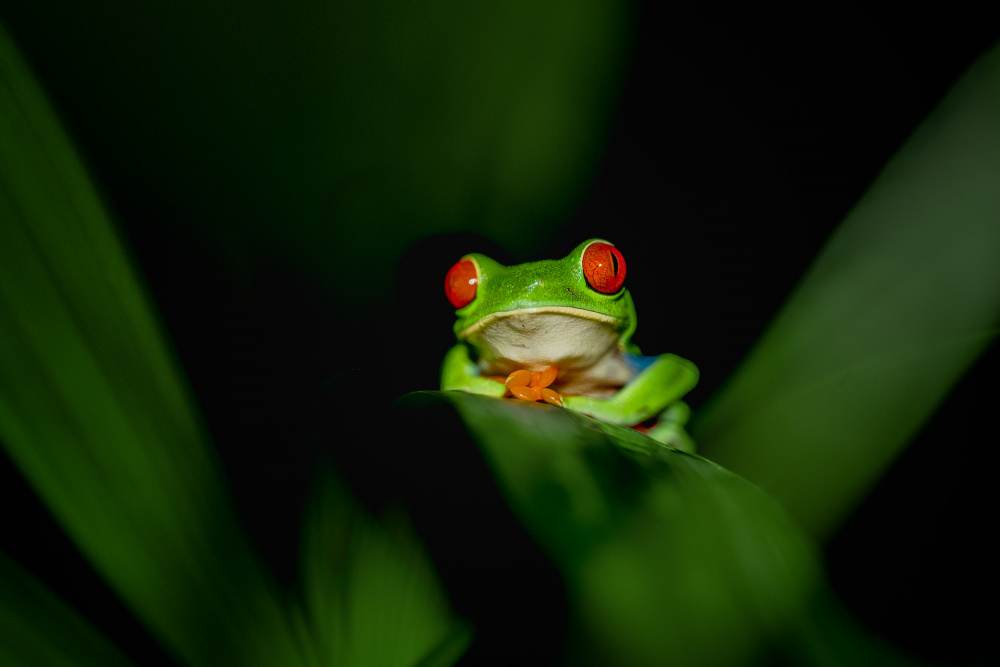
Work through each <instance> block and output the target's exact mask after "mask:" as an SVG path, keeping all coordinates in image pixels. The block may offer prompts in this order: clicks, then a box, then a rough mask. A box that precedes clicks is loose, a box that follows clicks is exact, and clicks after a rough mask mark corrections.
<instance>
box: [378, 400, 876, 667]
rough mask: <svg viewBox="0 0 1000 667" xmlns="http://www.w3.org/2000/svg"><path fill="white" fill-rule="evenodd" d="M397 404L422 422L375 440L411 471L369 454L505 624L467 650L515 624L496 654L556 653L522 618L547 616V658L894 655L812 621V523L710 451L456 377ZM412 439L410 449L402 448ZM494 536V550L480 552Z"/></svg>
mask: <svg viewBox="0 0 1000 667" xmlns="http://www.w3.org/2000/svg"><path fill="white" fill-rule="evenodd" d="M394 420H398V423H402V424H406V425H407V427H406V432H408V433H411V434H433V435H432V436H431V437H429V438H427V439H425V440H417V441H412V440H411V441H410V442H407V443H406V445H405V446H402V447H399V448H398V449H390V450H387V451H382V452H381V453H382V454H389V455H390V456H389V457H387V458H391V459H396V458H397V457H398V458H399V459H400V460H401V461H403V463H402V464H401V465H402V467H403V468H405V472H403V473H401V474H399V475H396V476H392V475H390V474H388V473H387V472H385V471H386V469H387V468H388V467H389V464H387V463H382V464H381V465H379V466H378V468H377V469H378V470H379V471H380V474H383V475H385V476H386V477H388V478H390V479H391V482H387V484H389V485H391V486H392V487H393V489H394V490H395V491H397V492H399V493H401V494H402V495H403V496H404V497H406V498H409V499H410V500H409V505H410V507H411V508H414V511H415V515H416V516H417V519H418V523H419V524H421V525H423V526H424V527H425V528H426V532H427V534H428V535H429V537H428V539H429V541H430V544H431V548H432V550H435V551H437V553H442V551H443V550H444V549H449V550H451V551H453V552H457V554H460V555H456V556H452V557H450V558H449V557H448V556H447V555H446V556H443V557H441V558H439V559H438V563H439V564H441V567H442V569H443V571H442V575H443V577H444V579H445V581H452V582H455V581H456V580H458V581H460V584H461V585H460V587H458V588H453V589H452V592H453V595H458V596H459V597H461V596H462V594H463V591H464V590H467V589H469V588H474V587H477V586H480V587H481V588H482V589H483V591H484V592H482V593H481V594H480V598H482V599H481V600H479V601H473V604H471V605H470V607H469V608H470V612H469V613H470V617H471V618H472V620H473V621H474V622H477V621H478V622H480V626H479V628H478V630H479V633H480V634H481V635H483V636H484V637H487V639H488V635H489V634H490V633H491V628H490V627H489V625H488V623H492V624H493V625H494V626H499V627H494V628H492V633H493V634H494V635H496V636H497V641H496V644H495V645H493V646H491V647H489V648H490V650H489V651H487V650H485V649H483V650H480V651H478V652H477V650H476V649H477V646H476V644H475V643H474V644H473V647H472V650H471V652H470V654H469V655H470V656H472V657H476V656H479V657H480V658H484V660H485V656H486V655H487V654H491V653H495V652H496V651H499V650H503V642H505V641H507V642H508V643H509V641H510V638H511V637H518V638H519V640H518V641H519V644H518V645H517V646H518V647H519V648H518V649H510V653H509V654H505V656H504V657H505V658H509V659H514V660H522V661H528V662H530V661H532V660H535V661H537V663H539V664H550V663H549V662H546V661H542V660H541V659H539V657H538V656H539V654H541V655H547V654H545V653H544V651H545V650H546V649H544V648H543V647H542V648H540V647H539V646H538V645H537V644H535V643H533V642H532V641H528V640H527V639H526V638H527V637H530V636H532V633H531V628H530V627H526V625H525V624H526V623H544V624H545V625H544V627H542V628H541V629H540V630H539V632H538V636H539V637H541V638H542V641H548V642H549V643H550V645H551V647H554V648H553V649H550V650H554V651H555V652H556V654H557V655H556V656H555V658H553V660H552V662H555V660H556V658H558V660H559V661H561V662H562V663H564V664H572V665H607V664H623V665H633V666H635V665H664V664H683V665H693V664H704V665H720V664H724V665H740V664H760V662H761V661H763V664H768V663H767V661H768V660H770V659H776V658H783V659H788V660H794V659H798V658H800V657H801V656H803V655H807V656H810V659H811V660H814V661H816V660H826V661H828V664H884V662H883V660H884V659H886V656H887V655H888V656H891V655H892V653H891V652H888V653H887V654H886V653H882V652H876V653H877V654H878V655H879V659H878V660H873V659H872V658H871V656H872V655H873V650H872V648H871V646H870V645H869V643H868V642H866V641H862V640H860V639H858V637H857V636H855V635H853V634H850V633H848V634H846V635H843V634H842V635H835V633H834V634H831V630H830V628H829V627H828V626H825V627H817V626H816V623H815V621H816V609H817V600H818V599H820V597H821V596H823V595H824V594H825V590H826V589H825V587H824V581H823V577H822V574H821V571H820V568H819V566H818V564H817V561H816V558H815V554H814V551H813V548H812V546H811V545H810V543H809V541H808V540H807V539H806V538H804V536H803V535H802V534H801V532H800V531H799V530H798V529H797V528H796V527H795V526H794V524H793V523H792V521H791V520H790V519H789V518H788V516H787V515H786V514H785V513H784V512H783V511H782V510H781V509H780V507H779V506H778V505H777V504H776V503H775V502H774V501H772V500H771V499H770V498H768V497H767V496H765V495H764V494H763V493H761V492H760V491H759V490H758V489H757V488H755V487H754V486H752V485H751V484H748V483H747V482H746V481H744V480H743V479H741V478H739V477H737V476H736V475H733V474H732V473H730V472H728V471H726V470H724V469H722V468H720V467H719V466H718V465H716V464H714V463H711V462H709V461H707V460H705V459H703V458H700V457H698V456H692V455H687V454H684V453H681V452H679V451H676V450H672V449H668V448H666V447H663V446H661V445H659V444H658V443H656V442H654V441H652V440H650V439H649V438H647V437H646V436H643V435H641V434H639V433H638V432H636V431H633V430H631V429H627V428H621V427H616V426H610V425H607V424H603V423H601V422H598V421H596V420H593V419H590V418H588V417H584V416H581V415H579V414H576V413H573V412H570V411H568V410H563V409H559V408H554V407H551V406H544V405H542V404H534V403H526V402H523V401H512V400H501V399H493V398H488V397H483V396H475V395H471V394H466V393H462V392H424V393H419V394H410V395H407V396H405V397H403V398H402V399H400V401H399V402H398V403H397V405H396V412H395V414H394ZM466 429H467V430H466ZM411 448H413V449H417V450H419V452H420V454H419V455H408V454H407V451H408V450H410V449H411ZM469 452H478V456H481V457H482V460H483V461H485V463H486V466H487V468H488V470H489V475H490V476H491V477H492V478H493V481H494V483H495V484H496V485H497V486H498V487H499V489H500V493H501V495H502V496H503V499H504V502H505V503H506V506H507V507H508V508H509V511H511V512H512V513H513V515H514V516H515V517H516V519H517V520H518V521H519V522H520V523H521V525H523V526H524V527H525V528H526V529H527V531H528V533H529V534H530V536H531V538H532V539H533V540H535V541H537V543H538V544H539V545H540V546H541V548H542V551H543V552H544V554H545V556H546V557H547V558H548V559H549V560H550V562H551V563H552V564H553V565H554V566H555V571H556V572H557V573H558V574H556V575H547V574H546V567H545V565H544V563H540V562H539V561H538V560H537V559H536V560H532V559H531V558H523V557H522V554H520V553H518V552H517V551H512V550H511V549H510V548H509V545H510V544H512V543H516V542H517V539H518V538H517V535H516V529H511V528H509V527H507V524H506V522H505V519H504V518H503V516H502V515H501V514H500V513H498V511H497V509H496V507H494V506H493V505H491V504H490V502H489V498H488V496H487V495H483V494H481V493H480V492H479V489H481V488H482V487H481V484H482V483H483V482H482V479H481V477H480V474H479V473H478V472H477V470H476V458H477V457H476V455H472V456H471V457H470V454H469ZM428 459H430V460H428ZM380 460H382V461H385V460H386V458H380ZM371 465H378V464H376V463H375V462H374V460H373V461H372V463H371ZM372 472H373V470H369V473H368V474H371V473H372ZM421 516H422V517H423V518H421ZM428 517H430V518H428ZM442 523H446V524H447V526H448V528H447V529H445V528H441V527H440V524H442ZM494 552H499V553H502V554H504V555H503V557H502V558H500V559H491V558H490V554H491V553H494ZM457 573H458V574H461V575H462V576H461V578H460V579H458V577H457ZM546 576H557V577H559V578H560V580H561V582H562V585H563V586H564V595H565V596H566V599H567V600H568V603H569V604H568V607H567V610H566V613H567V614H568V619H567V618H563V619H560V618H559V617H558V615H557V613H555V611H544V612H543V613H542V614H535V613H534V609H535V608H537V607H539V606H541V607H543V608H546V609H551V610H556V609H557V607H556V606H553V605H550V604H548V603H547V602H546V599H545V597H546V595H547V592H546V586H545V582H544V578H545V577H546ZM521 581H526V582H530V585H528V586H525V587H524V588H523V589H522V588H521V587H520V586H519V583H520V582H521ZM511 590H515V591H518V594H517V595H515V596H514V597H513V598H512V597H511V595H510V591H511ZM497 609H499V610H500V611H499V612H497V613H493V612H494V611H496V610H497ZM820 609H825V607H822V606H821V607H820ZM484 619H485V621H487V622H484ZM564 632H565V634H564ZM546 635H547V636H546ZM830 636H837V638H838V641H837V644H844V646H843V648H840V649H838V648H837V646H836V645H832V646H831V642H829V641H828V639H827V638H828V637H830ZM845 636H850V637H852V638H853V640H855V641H853V643H844V642H842V641H841V640H843V639H844V637H845ZM478 641H479V640H478V639H477V642H478ZM484 641H486V640H485V639H484ZM528 647H531V648H530V649H529V648H528ZM838 652H839V653H840V655H838ZM845 652H846V653H848V656H847V658H846V659H844V658H845V656H844V655H843V654H844V653H845ZM518 656H519V657H518ZM485 661H487V662H488V660H485ZM476 664H478V663H476ZM813 664H821V663H819V662H814V663H813Z"/></svg>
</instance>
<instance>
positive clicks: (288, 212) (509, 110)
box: [11, 0, 631, 306]
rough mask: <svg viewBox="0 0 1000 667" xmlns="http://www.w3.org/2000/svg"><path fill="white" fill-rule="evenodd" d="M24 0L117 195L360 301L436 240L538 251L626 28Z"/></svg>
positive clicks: (584, 11)
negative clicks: (457, 238) (415, 247)
mask: <svg viewBox="0 0 1000 667" xmlns="http://www.w3.org/2000/svg"><path fill="white" fill-rule="evenodd" d="M11 4H12V5H13V6H14V7H16V8H17V14H18V16H19V17H20V19H21V21H20V24H19V25H18V26H17V27H19V28H20V29H21V30H23V31H24V32H25V33H27V34H30V33H31V32H32V31H34V37H35V39H36V44H37V48H36V49H35V51H37V53H34V52H32V51H31V50H29V51H28V53H29V55H31V56H32V57H38V58H47V57H51V53H52V49H53V48H57V49H59V52H60V53H62V54H65V55H64V57H63V58H62V60H61V62H59V63H58V66H57V67H56V68H54V71H55V74H56V75H57V76H58V77H59V79H58V80H59V83H60V85H61V88H60V90H62V91H67V94H68V95H70V99H81V98H82V99H85V100H86V103H85V104H80V105H76V106H74V107H72V112H73V117H74V120H76V121H79V122H81V123H83V124H85V120H87V119H89V120H90V121H91V127H90V128H89V129H90V132H91V133H92V136H88V137H87V139H88V141H87V143H86V144H85V146H87V147H88V148H91V151H90V152H92V153H94V154H96V157H97V158H99V159H100V160H101V161H102V168H103V169H102V171H103V172H105V173H108V172H110V173H112V174H113V175H115V176H116V178H117V180H115V182H114V183H111V184H109V187H114V189H115V191H117V192H120V193H121V198H122V199H126V198H128V197H130V196H139V197H142V199H143V201H141V202H139V203H138V206H139V207H140V208H141V209H143V210H146V209H147V207H148V209H151V210H153V211H155V212H156V215H157V216H163V217H165V218H166V219H167V220H169V221H170V224H172V225H178V226H189V229H188V232H189V233H194V234H198V235H199V236H200V235H203V234H204V235H207V236H208V237H209V238H210V239H211V240H212V241H214V242H216V243H219V244H222V245H224V246H225V250H224V251H223V254H229V255H237V256H238V255H239V254H241V253H250V254H253V253H255V252H261V253H266V254H267V255H268V256H270V257H275V256H278V257H291V258H292V260H293V261H294V263H295V264H296V265H297V266H298V267H300V268H302V269H303V270H305V271H308V272H309V273H310V274H311V275H312V276H315V277H316V278H317V279H318V280H319V281H320V282H321V283H322V284H323V285H324V286H325V287H327V288H328V289H329V290H330V292H331V293H332V294H333V295H334V296H335V297H336V298H338V299H342V300H344V301H347V302H349V303H350V304H352V305H354V306H359V305H365V304H366V303H368V302H370V301H374V302H376V303H384V302H385V301H386V299H388V298H389V297H390V295H391V290H392V286H393V285H392V276H393V274H392V271H391V270H378V271H373V270H371V268H372V265H373V263H377V264H378V266H380V267H394V266H395V265H396V264H397V262H398V260H399V259H400V258H401V257H402V255H403V253H404V251H405V250H406V248H407V247H409V246H410V245H411V244H412V243H413V242H414V241H415V240H417V239H420V238H425V237H427V236H429V235H432V234H440V233H443V232H450V231H474V232H478V233H484V234H489V235H493V236H494V237H495V238H496V239H497V240H498V241H500V242H503V243H506V244H507V245H508V246H509V247H522V248H524V249H525V251H526V252H529V251H531V250H532V249H538V248H540V247H542V246H543V245H544V244H545V242H546V241H547V240H548V237H547V234H550V233H551V232H552V231H553V230H552V229H551V228H550V227H548V226H546V225H543V224H541V223H543V222H544V223H548V222H550V221H552V220H557V219H560V218H562V217H564V216H566V215H567V213H568V211H569V210H570V208H571V207H572V206H573V205H574V203H575V202H576V201H577V200H578V196H579V194H580V192H581V191H582V189H583V188H584V187H585V184H586V181H587V178H588V177H589V176H590V175H591V174H592V173H593V171H594V170H595V168H596V162H597V158H598V156H599V152H600V150H601V146H602V139H603V135H604V131H605V126H606V125H607V123H608V121H609V117H610V114H611V111H612V109H613V104H614V92H615V89H616V88H617V87H618V86H619V85H620V79H621V75H622V72H623V70H624V65H625V62H626V58H627V52H626V37H627V30H628V28H629V25H628V22H629V20H630V18H631V17H630V14H629V7H628V5H627V4H622V3H620V2H616V1H614V0H582V1H581V0H546V1H545V2H534V1H528V0H514V1H511V0H502V1H498V0H492V1H487V2H476V3H468V2H461V1H455V0H452V1H450V2H431V3H428V2H407V1H406V0H385V1H382V2H378V3H372V2H364V1H359V0H345V1H341V2H336V3H329V2H306V3H296V4H294V5H292V4H288V3H282V2H273V1H272V2H262V3H254V4H253V5H247V4H246V3H240V2H234V1H233V0H214V1H213V2H208V3H205V2H193V1H191V0H186V1H181V2H174V3H170V4H162V5H149V4H147V5H141V6H140V5H135V4H133V3H129V2H111V3H109V4H105V5H103V6H102V7H101V9H100V10H97V11H95V10H94V8H92V7H85V6H82V5H80V6H74V5H66V6H64V7H61V8H60V21H59V22H56V24H55V25H53V22H52V21H51V15H50V13H49V12H47V11H44V10H43V11H41V12H39V11H38V5H37V3H34V2H30V1H29V2H18V1H17V0H13V1H12V3H11ZM12 13H13V11H12ZM63 26H72V28H71V29H70V30H66V31H65V32H63V31H62V30H63ZM54 44H55V45H56V46H54ZM70 54H71V55H70ZM82 82H86V83H85V85H84V86H83V87H81V83H82ZM76 95H79V97H78V98H77V97H75V96H76ZM81 119H84V121H81ZM136 137H141V141H137V140H135V138H136ZM150 156H155V157H153V158H151V157H150ZM137 165H138V168H137ZM134 193H141V194H139V195H135V194H134ZM345 275H346V276H359V275H364V276H365V289H363V290H358V289H344V288H343V281H344V276H345Z"/></svg>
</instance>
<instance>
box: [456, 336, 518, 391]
mask: <svg viewBox="0 0 1000 667" xmlns="http://www.w3.org/2000/svg"><path fill="white" fill-rule="evenodd" d="M441 389H443V390H448V389H459V390H461V391H468V392H471V393H473V394H483V395H484V396H496V397H497V398H499V397H501V396H503V395H504V393H506V391H507V387H506V386H505V385H504V383H503V382H497V381H495V380H491V379H489V378H485V377H482V376H481V375H480V374H479V366H477V365H476V362H474V361H472V359H471V358H470V357H469V348H468V347H467V346H465V345H463V344H461V343H459V344H458V345H455V346H454V347H452V348H451V349H450V350H448V354H447V355H445V358H444V363H443V364H442V365H441Z"/></svg>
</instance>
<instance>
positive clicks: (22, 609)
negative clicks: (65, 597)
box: [0, 553, 131, 667]
mask: <svg viewBox="0 0 1000 667" xmlns="http://www.w3.org/2000/svg"><path fill="white" fill-rule="evenodd" d="M0 664H2V665H4V666H5V667H36V666H38V665H45V667H62V666H63V665H65V666H66V667H70V666H78V665H100V666H101V667H125V666H126V665H129V664H131V663H130V662H129V661H128V660H127V659H126V658H125V657H124V656H123V655H122V654H121V653H119V652H118V650H117V649H115V647H114V646H112V645H111V644H110V643H109V642H108V641H107V640H106V639H105V638H104V637H103V636H101V634H100V633H98V632H97V631H96V630H94V629H93V628H92V627H91V626H90V625H89V624H88V623H87V622H86V621H85V620H84V619H83V618H81V617H80V616H79V615H78V614H77V613H76V612H75V611H73V610H72V609H71V608H69V607H67V606H66V605H65V604H64V603H63V602H62V601H61V600H59V598H57V597H56V596H55V595H53V594H52V592H51V591H49V590H48V589H46V588H45V586H43V585H42V584H41V583H39V582H38V581H36V580H35V579H34V578H33V577H32V576H31V575H30V574H29V573H28V572H26V571H24V570H23V569H21V568H20V567H19V566H18V565H17V564H16V563H14V562H13V561H11V560H9V559H8V558H7V557H6V556H5V555H4V554H2V553H0Z"/></svg>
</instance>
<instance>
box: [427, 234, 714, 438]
mask: <svg viewBox="0 0 1000 667" xmlns="http://www.w3.org/2000/svg"><path fill="white" fill-rule="evenodd" d="M591 244H598V245H596V246H595V247H594V248H593V249H592V250H591V252H590V254H588V255H586V261H587V262H588V273H591V274H594V272H595V270H594V269H593V267H594V266H595V265H596V266H598V269H597V270H596V271H597V273H596V275H598V280H597V282H598V283H600V276H601V275H603V276H604V277H608V276H610V281H611V282H610V283H609V282H604V283H600V286H601V287H602V288H603V289H608V288H609V287H610V288H612V289H616V291H615V292H614V293H610V294H605V293H602V292H601V291H599V289H598V288H595V287H593V286H591V284H590V283H589V282H588V277H587V275H585V271H584V266H583V261H584V258H585V252H586V251H587V249H588V247H589V246H591ZM602 244H603V245H602ZM607 246H611V247H613V246H612V244H610V243H609V242H608V241H604V240H602V239H590V240H587V241H584V242H583V243H581V244H580V245H578V246H577V247H576V248H575V249H574V250H573V252H571V253H570V254H569V255H567V256H566V257H564V258H563V259H557V260H544V261H540V262H530V263H527V264H518V265H516V266H503V265H502V264H499V263H497V262H495V261H493V260H492V259H490V258H489V257H486V256H485V255H480V254H476V253H473V254H470V255H466V256H465V257H463V258H462V259H461V260H459V262H458V263H457V264H456V265H455V267H453V269H452V271H451V272H449V276H448V278H447V279H446V291H447V292H448V296H449V299H451V300H452V303H453V304H455V305H456V306H458V305H461V307H459V308H458V309H457V310H456V311H455V314H456V316H457V318H458V319H457V321H456V322H455V335H456V337H457V338H458V344H457V345H455V346H454V347H453V348H451V350H450V351H449V352H448V354H447V355H446V356H445V360H444V364H443V366H442V369H441V388H442V389H444V390H450V389H457V390H462V391H468V392H472V393H475V394H485V395H487V396H497V397H501V396H503V395H504V394H505V393H506V387H505V385H504V384H503V380H504V378H506V377H507V376H508V374H510V373H511V372H513V371H515V370H519V369H525V370H528V371H532V372H536V371H537V372H541V371H544V370H545V369H547V368H548V367H550V366H556V367H558V369H559V374H558V376H557V377H556V380H555V381H554V382H553V383H552V385H551V386H550V388H551V389H553V390H555V391H557V392H559V394H561V396H562V403H563V406H564V407H565V408H567V409H569V410H574V411H577V412H581V413H583V414H586V415H590V416H591V417H595V418H597V419H601V420H604V421H606V422H610V423H613V424H620V425H623V426H636V425H639V424H643V423H644V422H646V423H648V422H649V421H651V420H655V421H656V424H655V426H653V427H652V428H650V429H649V430H648V431H647V432H646V433H647V435H649V436H650V437H652V438H654V439H655V440H657V441H659V442H661V443H663V444H666V445H669V446H672V447H676V448H678V449H682V450H685V451H693V448H694V447H693V443H692V441H691V439H690V438H689V437H688V436H687V434H686V433H685V432H684V428H683V427H684V423H685V422H686V421H687V417H688V413H689V410H688V407H687V405H685V404H684V403H683V402H681V401H680V400H679V399H680V398H681V397H682V396H683V395H684V394H685V393H687V392H688V391H689V390H690V389H691V388H692V387H693V386H694V385H695V384H696V383H697V381H698V369H697V368H696V367H695V366H694V364H692V363H691V362H690V361H687V360H685V359H681V358H680V357H677V356H674V355H672V354H663V355H660V356H658V357H644V356H641V355H640V352H639V349H638V348H637V347H636V346H635V345H633V344H632V343H631V342H630V340H631V338H632V334H633V333H634V332H635V328H636V313H635V306H634V305H633V303H632V296H631V295H630V294H629V292H628V290H626V289H624V288H623V287H621V286H620V285H621V283H622V281H623V280H624V274H625V264H624V259H623V258H622V256H621V254H620V253H618V252H617V251H616V250H615V251H610V250H609V249H608V248H607ZM601 251H603V255H602V253H601ZM611 252H614V253H615V256H616V258H617V259H612V258H611V254H610V253H611ZM595 255H597V256H603V257H605V258H607V260H610V261H602V262H596V263H595V260H594V257H595ZM467 261H471V263H472V266H470V265H469V264H465V265H464V266H460V265H462V263H463V262H467ZM473 266H474V269H473ZM460 268H464V269H465V271H466V272H465V273H464V274H463V273H461V271H459V272H458V273H456V270H458V269H460ZM602 271H603V274H602V273H601V272H602ZM619 271H620V274H619V273H618V272H619ZM456 276H457V278H456ZM616 276H617V278H620V279H616ZM449 281H450V282H451V286H449V284H448V283H449ZM454 285H458V287H457V289H458V290H465V298H462V297H461V295H460V296H459V298H455V297H454V296H453V294H454V290H455V289H456V288H455V287H454ZM468 299H471V301H468ZM466 301H467V303H466V304H465V305H462V303H463V302H466ZM493 378H497V379H499V381H497V379H493Z"/></svg>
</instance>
